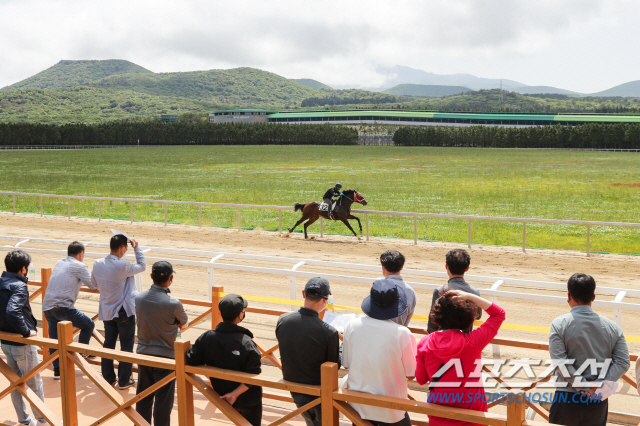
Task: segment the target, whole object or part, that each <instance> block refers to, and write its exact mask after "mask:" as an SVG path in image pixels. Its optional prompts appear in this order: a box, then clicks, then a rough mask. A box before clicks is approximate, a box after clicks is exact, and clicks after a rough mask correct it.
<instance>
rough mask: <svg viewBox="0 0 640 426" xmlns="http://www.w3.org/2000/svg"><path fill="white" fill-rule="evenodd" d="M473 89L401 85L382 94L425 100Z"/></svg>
mask: <svg viewBox="0 0 640 426" xmlns="http://www.w3.org/2000/svg"><path fill="white" fill-rule="evenodd" d="M470 91H471V89H469V88H468V87H464V86H440V85H430V84H399V85H397V86H394V87H392V88H391V89H387V90H384V91H383V92H382V93H389V94H390V95H401V96H402V95H404V96H419V97H425V98H440V97H442V96H451V95H458V94H460V93H465V92H470Z"/></svg>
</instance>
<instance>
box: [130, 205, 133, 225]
mask: <svg viewBox="0 0 640 426" xmlns="http://www.w3.org/2000/svg"><path fill="white" fill-rule="evenodd" d="M130 204H131V223H133V201H131V203H130Z"/></svg>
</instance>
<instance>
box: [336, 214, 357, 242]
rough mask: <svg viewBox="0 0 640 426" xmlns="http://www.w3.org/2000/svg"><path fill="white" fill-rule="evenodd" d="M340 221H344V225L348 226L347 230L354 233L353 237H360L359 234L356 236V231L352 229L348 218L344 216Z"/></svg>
mask: <svg viewBox="0 0 640 426" xmlns="http://www.w3.org/2000/svg"><path fill="white" fill-rule="evenodd" d="M340 220H341V221H342V223H344V224H345V225H346V226H347V228H349V230H350V231H351V232H353V235H355V236H356V237H358V234H356V231H354V230H353V228H352V227H351V224H350V223H349V221H348V220H347V218H346V217H344V216H343V217H341V218H340ZM358 238H360V237H358Z"/></svg>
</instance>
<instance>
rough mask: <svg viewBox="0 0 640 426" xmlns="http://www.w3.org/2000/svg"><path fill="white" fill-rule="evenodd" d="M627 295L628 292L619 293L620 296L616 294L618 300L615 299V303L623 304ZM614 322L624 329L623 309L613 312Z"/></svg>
mask: <svg viewBox="0 0 640 426" xmlns="http://www.w3.org/2000/svg"><path fill="white" fill-rule="evenodd" d="M626 295H627V292H626V291H621V292H619V293H618V294H616V298H615V299H614V302H622V300H623V299H624V297H625V296H626ZM613 320H614V321H615V322H616V324H618V325H619V326H620V327H622V309H614V310H613Z"/></svg>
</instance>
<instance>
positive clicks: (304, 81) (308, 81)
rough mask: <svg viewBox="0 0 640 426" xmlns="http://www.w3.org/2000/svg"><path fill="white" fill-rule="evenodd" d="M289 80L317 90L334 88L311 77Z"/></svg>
mask: <svg viewBox="0 0 640 426" xmlns="http://www.w3.org/2000/svg"><path fill="white" fill-rule="evenodd" d="M289 80H291V81H295V82H296V83H298V84H302V85H303V86H307V87H311V88H312V89H316V90H334V89H333V87H330V86H327V85H326V84H324V83H320V82H319V81H317V80H313V79H311V78H290V79H289Z"/></svg>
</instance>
